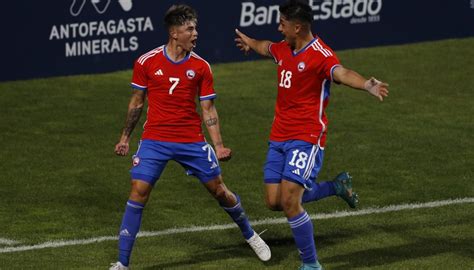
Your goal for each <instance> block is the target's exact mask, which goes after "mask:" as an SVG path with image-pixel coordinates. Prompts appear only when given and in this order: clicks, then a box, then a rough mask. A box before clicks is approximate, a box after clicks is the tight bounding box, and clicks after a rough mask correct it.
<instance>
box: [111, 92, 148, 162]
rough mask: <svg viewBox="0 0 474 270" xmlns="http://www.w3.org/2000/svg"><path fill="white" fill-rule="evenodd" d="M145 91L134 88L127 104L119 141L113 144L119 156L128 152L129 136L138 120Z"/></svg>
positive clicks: (143, 102)
mask: <svg viewBox="0 0 474 270" xmlns="http://www.w3.org/2000/svg"><path fill="white" fill-rule="evenodd" d="M145 99H146V93H145V91H142V90H136V89H134V90H133V92H132V97H131V98H130V102H129V104H128V112H127V119H126V120H125V127H124V128H123V130H122V135H121V136H120V141H119V142H118V143H117V144H116V145H115V153H116V154H117V155H119V156H125V155H127V154H128V150H129V142H130V136H131V135H132V131H133V129H134V128H135V126H136V125H137V123H138V120H140V116H141V114H142V110H143V105H144V104H145Z"/></svg>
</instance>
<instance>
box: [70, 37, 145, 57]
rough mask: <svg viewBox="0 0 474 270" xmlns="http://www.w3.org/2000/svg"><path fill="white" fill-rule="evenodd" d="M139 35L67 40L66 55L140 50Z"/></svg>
mask: <svg viewBox="0 0 474 270" xmlns="http://www.w3.org/2000/svg"><path fill="white" fill-rule="evenodd" d="M138 46H139V43H138V37H136V36H132V37H130V38H129V39H128V40H127V39H126V38H124V37H121V38H113V39H93V40H83V41H75V42H66V44H65V52H66V57H74V56H83V55H97V54H105V53H120V52H129V51H136V50H138Z"/></svg>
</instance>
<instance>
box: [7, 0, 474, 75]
mask: <svg viewBox="0 0 474 270" xmlns="http://www.w3.org/2000/svg"><path fill="white" fill-rule="evenodd" d="M185 2H186V3H187V4H189V5H191V6H193V7H194V8H195V9H196V10H197V11H198V14H199V19H198V31H199V39H198V46H197V48H196V52H197V53H198V54H199V55H201V56H202V57H204V58H205V59H207V60H208V61H209V62H210V63H211V64H212V63H217V62H229V61H243V60H248V59H258V58H259V57H258V56H257V55H255V54H251V55H250V56H247V57H246V56H244V55H243V54H242V53H241V52H240V51H239V50H238V48H236V47H235V44H234V38H235V34H234V29H235V28H239V29H240V30H241V31H242V32H244V33H246V34H248V35H250V36H251V37H255V38H258V39H268V40H273V41H279V40H281V38H282V36H281V34H280V33H279V32H278V31H277V27H278V20H279V14H278V5H279V4H280V3H282V2H283V1H281V0H280V1H278V0H259V1H257V0H254V1H240V0H239V1H237V0H231V1H206V0H199V1H198V0H189V1H185ZM308 2H309V4H310V6H311V7H312V9H313V12H314V23H313V32H314V33H315V34H318V35H319V36H321V37H322V38H323V39H324V41H325V42H326V43H328V45H330V46H331V47H332V48H334V49H335V50H341V49H349V48H360V47H370V46H380V45H390V44H402V43H410V42H419V41H427V40H438V39H446V38H460V37H469V36H474V27H473V26H474V0H462V1H461V0H459V1H449V2H447V1H442V0H420V1H410V0H398V1H389V0H309V1H308ZM174 3H175V1H169V0H160V1H144V0H140V1H139V0H61V1H52V2H51V1H50V2H44V1H32V0H30V1H5V3H3V6H2V11H1V16H0V22H1V23H0V27H1V33H2V35H3V39H2V42H1V45H0V46H1V59H2V60H3V61H2V62H3V65H2V70H1V73H0V81H8V80H18V79H28V78H38V77H48V76H58V75H71V74H90V73H99V72H109V71H115V70H123V69H129V68H131V67H132V64H133V61H134V60H135V59H136V58H137V57H138V56H140V55H141V54H143V53H145V52H147V51H149V50H151V49H153V48H155V47H158V46H160V45H162V44H164V43H165V42H166V41H167V39H168V34H167V32H166V29H165V28H164V26H163V16H164V14H165V12H166V10H167V9H168V8H169V7H170V6H171V5H172V4H174Z"/></svg>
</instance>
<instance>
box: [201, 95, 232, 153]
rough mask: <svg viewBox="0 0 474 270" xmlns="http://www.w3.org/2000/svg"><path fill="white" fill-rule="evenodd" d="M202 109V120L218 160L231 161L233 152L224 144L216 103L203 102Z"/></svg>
mask: <svg viewBox="0 0 474 270" xmlns="http://www.w3.org/2000/svg"><path fill="white" fill-rule="evenodd" d="M201 108H202V119H203V121H204V124H205V125H206V128H207V131H208V132H209V136H211V140H212V143H213V144H214V149H215V150H216V155H217V158H218V159H219V160H220V161H227V160H229V159H230V158H231V157H232V151H231V150H230V148H226V147H225V146H224V143H223V142H222V136H221V131H220V125H219V116H218V115H217V109H216V106H214V101H213V100H212V99H211V100H203V101H201Z"/></svg>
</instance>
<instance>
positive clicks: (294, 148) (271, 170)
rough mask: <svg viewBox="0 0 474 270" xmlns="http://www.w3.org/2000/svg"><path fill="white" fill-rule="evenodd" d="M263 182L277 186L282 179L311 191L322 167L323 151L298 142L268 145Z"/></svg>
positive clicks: (314, 145)
mask: <svg viewBox="0 0 474 270" xmlns="http://www.w3.org/2000/svg"><path fill="white" fill-rule="evenodd" d="M268 146H269V148H268V153H267V161H266V162H265V167H264V181H265V183H267V184H279V183H281V180H282V179H285V180H288V181H291V182H295V183H298V184H300V185H302V186H303V187H305V188H306V189H311V187H312V185H313V182H315V181H316V178H317V177H318V174H319V171H320V170H321V167H322V165H323V156H324V149H322V148H320V147H319V146H318V145H317V144H311V143H309V142H305V141H300V140H290V141H284V142H275V141H270V142H269V143H268Z"/></svg>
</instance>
